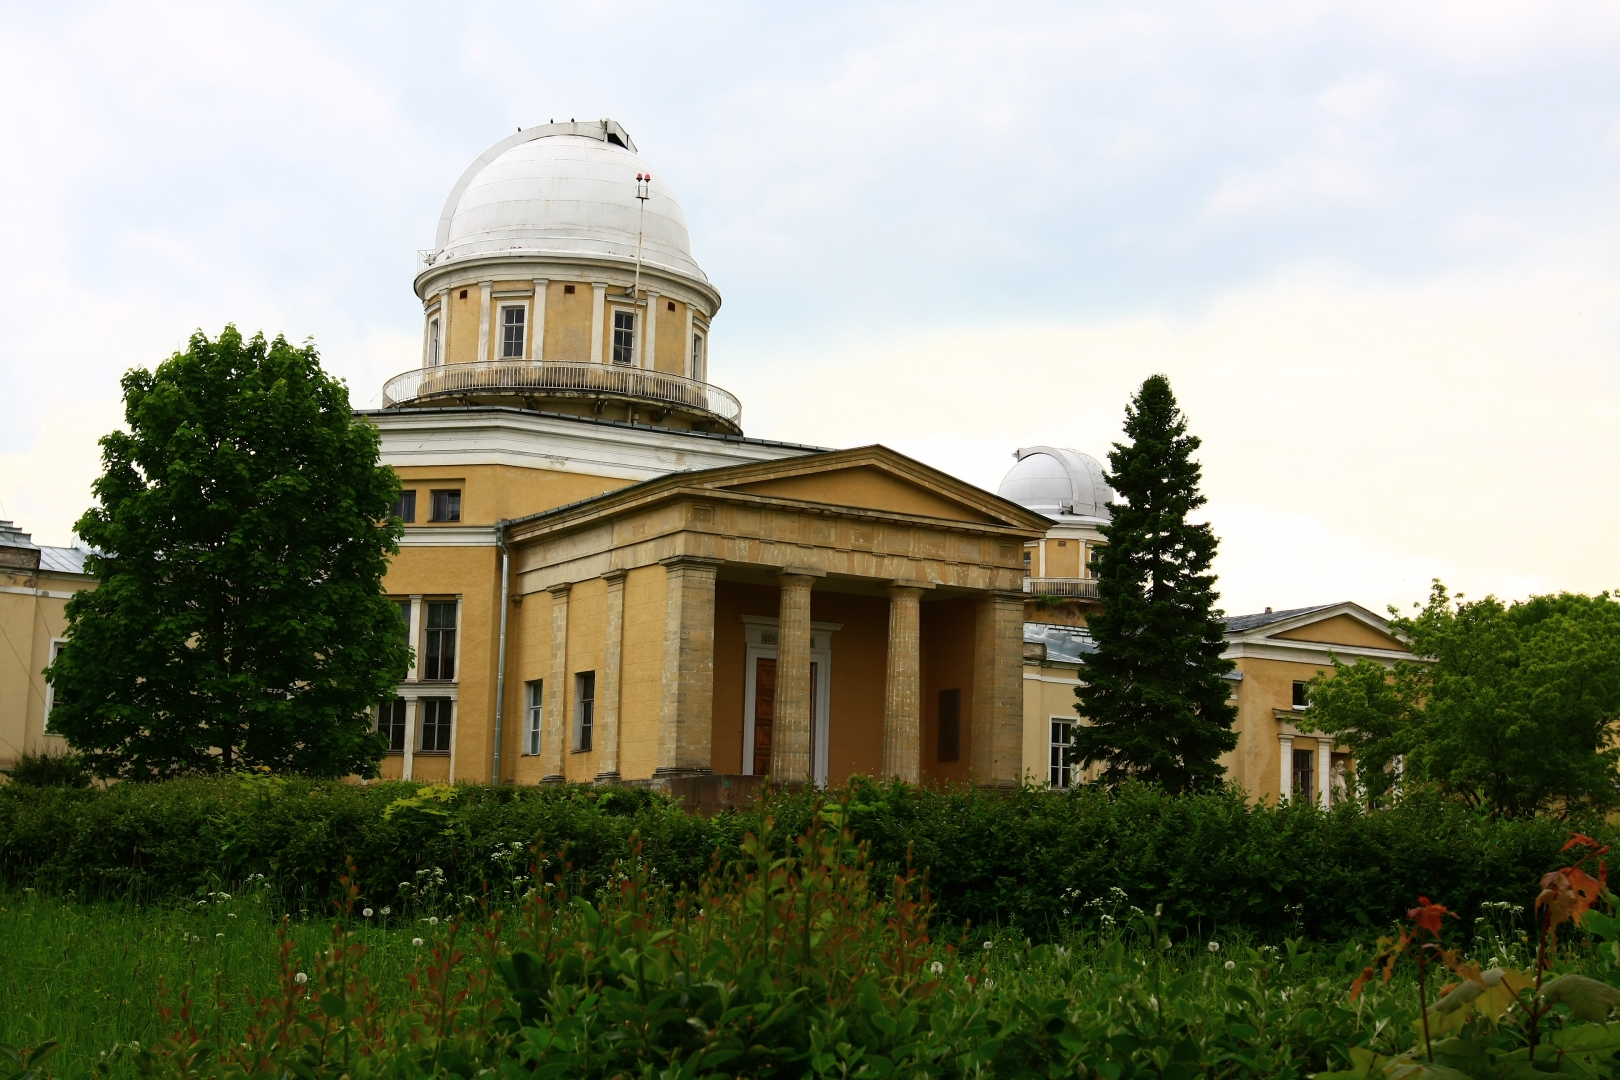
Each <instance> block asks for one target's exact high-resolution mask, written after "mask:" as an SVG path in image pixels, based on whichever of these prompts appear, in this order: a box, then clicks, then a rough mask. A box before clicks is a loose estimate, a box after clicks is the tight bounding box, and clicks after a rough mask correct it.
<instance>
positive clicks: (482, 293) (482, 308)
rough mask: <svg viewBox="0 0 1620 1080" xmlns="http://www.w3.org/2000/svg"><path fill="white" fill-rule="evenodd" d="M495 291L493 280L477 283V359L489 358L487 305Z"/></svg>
mask: <svg viewBox="0 0 1620 1080" xmlns="http://www.w3.org/2000/svg"><path fill="white" fill-rule="evenodd" d="M494 291H495V283H494V282H493V281H480V282H479V283H478V359H480V360H488V359H489V305H490V301H491V299H492V295H491V294H492V293H494Z"/></svg>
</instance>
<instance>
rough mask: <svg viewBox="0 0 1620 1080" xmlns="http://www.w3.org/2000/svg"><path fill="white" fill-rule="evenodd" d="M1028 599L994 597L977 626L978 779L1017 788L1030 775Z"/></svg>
mask: <svg viewBox="0 0 1620 1080" xmlns="http://www.w3.org/2000/svg"><path fill="white" fill-rule="evenodd" d="M1023 722H1024V595H1023V593H1004V592H992V593H988V594H986V595H985V596H984V598H983V599H981V600H980V601H979V604H978V612H977V617H976V618H975V619H974V622H973V726H972V731H973V736H972V738H973V758H972V760H973V776H974V781H975V782H976V783H978V784H981V785H984V786H987V787H1017V786H1018V784H1019V782H1020V781H1021V779H1022V778H1023V772H1024V760H1023V758H1024V723H1023Z"/></svg>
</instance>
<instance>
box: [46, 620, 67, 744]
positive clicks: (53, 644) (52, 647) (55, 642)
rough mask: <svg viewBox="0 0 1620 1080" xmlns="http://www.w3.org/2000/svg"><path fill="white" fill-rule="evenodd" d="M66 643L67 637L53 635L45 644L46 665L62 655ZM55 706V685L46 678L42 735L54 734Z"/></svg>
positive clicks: (54, 661)
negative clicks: (52, 722)
mask: <svg viewBox="0 0 1620 1080" xmlns="http://www.w3.org/2000/svg"><path fill="white" fill-rule="evenodd" d="M67 643H68V639H67V638H65V637H53V638H51V640H50V643H49V644H48V645H46V646H45V656H46V658H47V666H49V665H50V664H54V663H56V659H57V657H59V656H61V655H62V650H63V649H64V648H66V647H67ZM55 707H56V687H55V685H53V684H52V683H51V682H50V680H48V679H47V680H46V682H45V716H44V717H43V718H42V719H41V721H40V734H42V735H55V734H56V732H54V731H52V730H51V710H52V709H54V708H55Z"/></svg>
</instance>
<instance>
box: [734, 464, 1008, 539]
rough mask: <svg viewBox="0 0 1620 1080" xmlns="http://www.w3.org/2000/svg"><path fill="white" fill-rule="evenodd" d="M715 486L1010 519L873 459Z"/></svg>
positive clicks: (974, 518)
mask: <svg viewBox="0 0 1620 1080" xmlns="http://www.w3.org/2000/svg"><path fill="white" fill-rule="evenodd" d="M716 488H717V489H718V490H724V491H732V492H736V493H738V494H745V495H759V496H763V497H765V498H771V499H787V500H791V501H794V502H809V503H817V504H820V505H824V506H847V507H853V508H855V509H859V510H877V511H882V512H884V513H898V514H907V515H911V516H915V517H927V518H939V519H942V520H946V521H969V522H973V523H974V524H976V525H1000V524H1005V521H1004V520H1003V519H1002V518H1000V517H997V516H994V515H991V514H989V513H986V512H985V510H984V509H983V508H982V507H979V506H974V505H971V504H969V503H967V502H964V501H963V500H962V499H960V498H957V497H954V496H953V494H952V493H949V492H945V491H941V490H940V489H939V488H937V487H934V486H932V485H929V484H927V483H924V482H919V480H918V479H916V478H913V477H908V476H903V475H900V474H897V473H895V472H893V471H890V470H887V469H884V468H881V467H879V466H878V465H876V464H872V463H861V464H851V465H843V466H838V467H834V468H828V469H820V470H816V471H813V472H801V473H797V474H790V475H787V476H775V477H770V478H768V479H763V480H749V481H746V482H743V483H734V484H720V485H716Z"/></svg>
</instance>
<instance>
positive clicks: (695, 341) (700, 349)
mask: <svg viewBox="0 0 1620 1080" xmlns="http://www.w3.org/2000/svg"><path fill="white" fill-rule="evenodd" d="M707 340H708V335H707V334H705V333H704V332H703V331H701V330H693V331H692V379H693V381H695V382H707V381H708V375H709V367H708V365H709V358H708V355H707V353H706V352H705V351H704V350H705V349H706V348H707V344H706V343H707Z"/></svg>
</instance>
